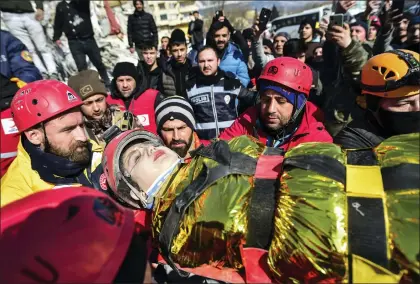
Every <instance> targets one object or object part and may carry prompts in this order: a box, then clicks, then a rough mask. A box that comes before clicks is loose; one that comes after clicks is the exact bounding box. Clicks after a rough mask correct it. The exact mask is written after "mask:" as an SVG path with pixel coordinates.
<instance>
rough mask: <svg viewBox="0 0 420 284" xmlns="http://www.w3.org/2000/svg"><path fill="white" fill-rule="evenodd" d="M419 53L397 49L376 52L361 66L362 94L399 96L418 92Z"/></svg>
mask: <svg viewBox="0 0 420 284" xmlns="http://www.w3.org/2000/svg"><path fill="white" fill-rule="evenodd" d="M419 66H420V65H419V54H418V53H417V52H414V51H411V50H405V49H397V50H391V51H387V52H385V53H381V54H378V55H376V56H374V57H372V58H371V59H369V60H368V62H366V64H365V65H364V66H363V68H362V79H361V89H362V94H366V95H373V96H377V97H382V98H401V97H408V96H412V95H416V94H418V93H419V88H420V87H419V86H420V68H419Z"/></svg>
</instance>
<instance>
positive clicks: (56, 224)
mask: <svg viewBox="0 0 420 284" xmlns="http://www.w3.org/2000/svg"><path fill="white" fill-rule="evenodd" d="M0 229H1V236H2V237H1V240H0V250H1V251H2V253H5V254H7V256H8V257H2V258H1V260H0V282H1V283H39V282H41V283H48V282H53V283H98V284H99V283H151V282H152V281H151V273H150V270H148V271H147V273H146V275H145V270H146V264H147V247H146V242H145V240H144V239H143V238H142V237H141V235H139V234H135V233H134V229H135V226H134V217H133V212H132V210H129V209H127V208H124V207H123V206H121V205H119V204H118V203H117V202H115V201H114V200H113V199H112V198H110V197H109V196H107V195H106V194H104V193H101V192H98V191H97V190H94V189H91V188H88V187H84V186H82V187H78V188H74V187H70V188H69V187H67V188H61V189H60V190H47V191H42V192H37V193H35V194H32V195H30V196H28V197H25V198H23V199H21V200H17V201H15V202H13V203H11V204H8V205H6V206H4V207H3V208H2V209H1V228H0Z"/></svg>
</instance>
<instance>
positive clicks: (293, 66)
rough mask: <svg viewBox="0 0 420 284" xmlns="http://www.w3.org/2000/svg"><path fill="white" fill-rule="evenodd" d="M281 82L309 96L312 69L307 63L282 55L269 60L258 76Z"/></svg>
mask: <svg viewBox="0 0 420 284" xmlns="http://www.w3.org/2000/svg"><path fill="white" fill-rule="evenodd" d="M260 80H267V81H271V82H274V83H276V84H280V85H283V86H286V87H289V88H290V89H293V90H295V91H298V92H300V93H303V94H305V95H306V96H309V91H310V90H311V86H312V70H311V68H310V67H309V66H308V65H306V64H305V63H303V62H301V61H299V60H297V59H295V58H293V57H286V56H282V57H279V58H276V59H273V60H271V61H269V62H268V63H267V64H266V65H265V67H264V69H263V71H262V73H261V76H260V77H259V78H258V81H260Z"/></svg>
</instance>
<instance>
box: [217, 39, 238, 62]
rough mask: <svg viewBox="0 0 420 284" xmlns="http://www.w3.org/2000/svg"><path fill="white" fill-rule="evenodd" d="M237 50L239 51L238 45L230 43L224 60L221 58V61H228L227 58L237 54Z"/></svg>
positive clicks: (224, 54)
mask: <svg viewBox="0 0 420 284" xmlns="http://www.w3.org/2000/svg"><path fill="white" fill-rule="evenodd" d="M236 50H238V48H237V47H236V45H235V44H234V43H231V42H229V43H228V46H227V47H226V49H225V52H224V53H223V56H222V58H221V59H220V60H221V61H222V60H225V59H226V57H227V56H228V55H229V54H231V53H233V52H235V51H236Z"/></svg>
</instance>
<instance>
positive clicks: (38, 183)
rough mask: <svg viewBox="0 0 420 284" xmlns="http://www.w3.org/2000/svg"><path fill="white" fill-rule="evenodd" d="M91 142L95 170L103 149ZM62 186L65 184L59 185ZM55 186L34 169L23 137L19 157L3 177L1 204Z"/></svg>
mask: <svg viewBox="0 0 420 284" xmlns="http://www.w3.org/2000/svg"><path fill="white" fill-rule="evenodd" d="M90 143H91V144H92V153H93V156H92V162H91V171H92V172H94V171H95V170H96V169H97V168H98V166H100V165H101V159H102V149H101V147H100V146H99V145H98V144H96V143H95V142H94V141H90ZM84 174H85V176H88V175H87V169H86V170H85V171H84ZM62 186H64V185H60V186H59V187H62ZM67 186H69V185H67ZM71 186H81V184H78V183H76V184H71ZM54 188H58V187H56V185H55V184H51V183H48V182H45V181H43V180H42V179H41V177H40V176H39V174H38V172H36V171H34V170H32V166H31V159H30V157H29V154H28V153H27V152H26V150H25V149H24V147H23V145H22V139H21V140H20V141H19V144H18V154H17V157H16V159H15V160H14V161H13V162H12V164H11V165H10V167H9V169H8V170H7V173H6V174H5V175H4V176H3V177H2V179H1V188H0V190H1V196H0V201H1V206H2V207H3V206H4V205H6V204H8V203H11V202H13V201H15V200H18V199H21V198H24V197H26V196H28V195H30V194H32V193H35V192H38V191H43V190H47V189H54Z"/></svg>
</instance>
